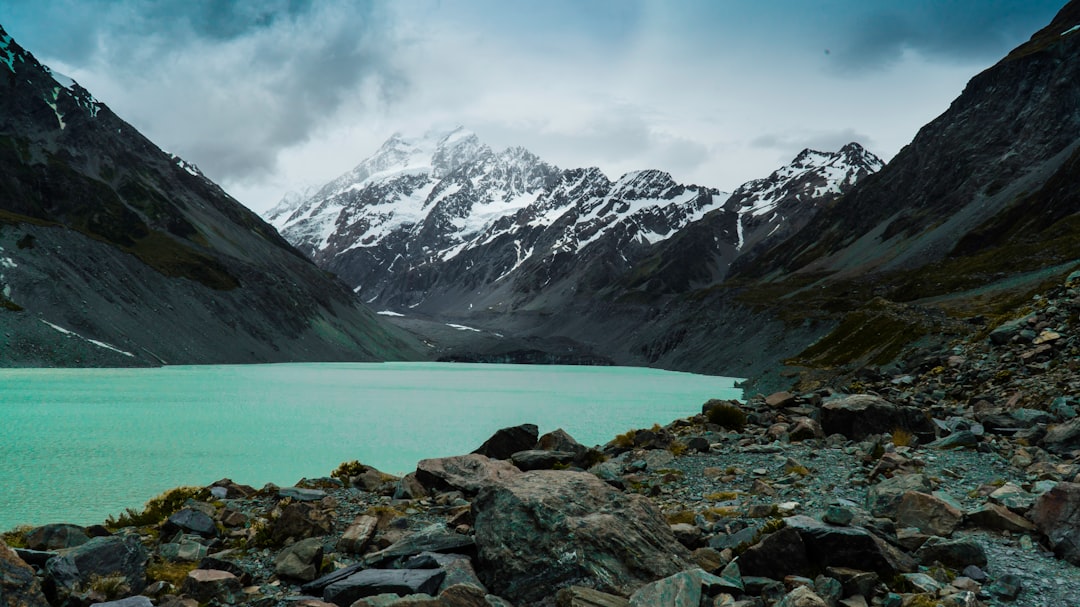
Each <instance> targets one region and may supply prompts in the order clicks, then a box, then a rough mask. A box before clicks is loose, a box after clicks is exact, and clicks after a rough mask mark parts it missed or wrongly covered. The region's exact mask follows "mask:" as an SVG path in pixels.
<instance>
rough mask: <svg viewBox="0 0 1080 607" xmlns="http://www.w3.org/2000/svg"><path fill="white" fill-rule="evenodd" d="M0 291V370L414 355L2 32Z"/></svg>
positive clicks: (198, 180)
mask: <svg viewBox="0 0 1080 607" xmlns="http://www.w3.org/2000/svg"><path fill="white" fill-rule="evenodd" d="M0 294H2V295H0V304H2V305H0V327H2V328H3V331H2V332H0V335H3V337H0V345H2V347H0V352H2V354H0V361H2V362H3V363H5V364H21V365H46V366H47V365H65V366H79V365H103V364H107V365H122V366H127V365H147V364H161V363H163V362H167V363H172V364H178V363H180V364H182V363H214V362H266V361H288V360H372V359H377V358H385V357H387V356H392V357H401V356H403V355H405V354H406V353H408V352H411V351H412V348H413V346H412V345H411V340H409V339H408V338H406V337H404V336H403V335H402V334H400V333H399V332H398V331H396V330H395V329H393V328H390V327H386V326H384V325H383V324H382V323H380V322H379V319H377V318H375V317H374V316H373V315H372V314H371V313H370V312H368V311H366V310H364V309H362V307H361V306H359V305H357V302H356V301H355V300H354V298H353V297H352V296H351V295H350V294H349V293H348V291H347V290H346V289H345V288H343V286H342V285H340V284H339V283H337V282H335V281H333V280H330V279H328V278H327V277H326V276H325V274H324V273H322V272H321V271H319V270H318V269H317V268H316V267H314V266H313V265H312V264H310V263H309V262H308V261H307V260H305V259H303V257H302V256H301V255H299V254H298V253H297V251H296V250H295V249H293V248H292V247H291V246H289V245H288V243H287V242H286V241H285V240H284V239H282V238H281V237H280V236H278V235H277V234H276V233H275V231H274V230H273V229H272V228H271V227H270V226H269V225H267V224H266V223H264V222H263V221H261V220H260V219H259V218H258V217H257V216H256V215H255V214H253V213H251V212H250V211H248V210H247V209H245V208H244V207H242V206H241V205H240V204H239V203H237V202H236V201H235V200H233V199H232V198H231V197H229V196H228V195H227V194H226V193H225V192H224V191H222V190H221V189H220V188H219V187H218V186H217V185H215V184H214V183H213V182H211V181H210V180H209V179H207V178H206V177H204V176H203V175H202V174H201V173H200V172H199V170H198V169H197V168H196V167H194V166H193V165H191V164H189V163H187V162H185V161H183V160H182V159H180V158H178V157H176V156H173V155H170V154H167V153H165V152H162V151H161V150H160V149H159V148H158V147H157V146H155V145H154V144H153V143H151V142H150V141H148V140H147V139H146V138H144V137H143V136H142V135H140V134H139V133H138V132H137V131H135V129H133V128H132V127H131V126H130V125H128V124H127V123H125V122H123V121H122V120H121V119H120V118H118V117H117V116H116V115H115V114H113V113H112V111H110V110H109V108H108V107H106V106H105V105H104V104H102V103H100V102H98V101H96V100H95V99H94V98H93V96H91V95H90V93H89V92H88V91H86V90H85V89H84V88H82V87H80V86H79V85H78V84H76V83H74V82H73V81H71V80H70V79H67V78H66V77H64V76H62V75H59V74H54V73H52V72H50V70H49V69H48V68H47V67H45V66H43V65H41V64H39V63H38V62H37V60H35V59H34V57H33V56H32V55H31V54H30V53H28V52H27V51H25V50H24V49H22V48H21V47H20V46H19V45H18V44H16V43H15V41H14V40H12V39H11V37H10V36H8V35H7V34H6V33H4V32H3V30H0Z"/></svg>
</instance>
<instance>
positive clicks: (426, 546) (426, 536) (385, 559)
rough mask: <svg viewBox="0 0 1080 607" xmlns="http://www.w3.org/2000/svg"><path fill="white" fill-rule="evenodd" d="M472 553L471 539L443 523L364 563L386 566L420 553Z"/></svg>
mask: <svg viewBox="0 0 1080 607" xmlns="http://www.w3.org/2000/svg"><path fill="white" fill-rule="evenodd" d="M473 551H474V540H473V538H472V537H470V536H468V535H464V534H461V533H456V532H455V531H453V530H452V529H449V528H447V526H446V525H444V524H443V523H434V524H431V525H428V526H427V527H424V528H423V529H421V530H420V531H417V532H416V533H413V534H412V535H409V536H407V537H405V538H404V539H402V540H400V541H398V542H395V543H394V544H391V545H390V546H389V547H387V548H384V549H382V550H379V551H378V552H373V553H371V554H369V555H368V556H367V557H366V558H365V559H364V562H366V563H367V564H368V565H386V564H390V563H392V562H393V561H395V560H402V561H403V560H405V559H406V558H408V557H411V556H416V555H418V554H420V553H422V552H457V553H461V552H469V553H472V552H473Z"/></svg>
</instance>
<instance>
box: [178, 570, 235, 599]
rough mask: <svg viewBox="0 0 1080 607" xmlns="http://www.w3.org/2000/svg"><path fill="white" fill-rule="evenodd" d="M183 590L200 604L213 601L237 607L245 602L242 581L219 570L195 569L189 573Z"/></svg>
mask: <svg viewBox="0 0 1080 607" xmlns="http://www.w3.org/2000/svg"><path fill="white" fill-rule="evenodd" d="M181 589H182V590H183V592H184V594H186V595H188V596H190V597H191V598H193V599H195V600H196V601H199V603H207V602H209V601H211V600H213V601H217V602H218V603H225V604H226V605H236V604H238V603H242V602H243V600H244V589H243V587H242V586H241V585H240V579H239V578H237V577H236V576H235V575H233V574H232V573H229V572H228V571H218V570H217V569H195V570H193V571H191V572H189V573H188V574H187V577H186V578H185V579H184V585H183V586H182V587H181Z"/></svg>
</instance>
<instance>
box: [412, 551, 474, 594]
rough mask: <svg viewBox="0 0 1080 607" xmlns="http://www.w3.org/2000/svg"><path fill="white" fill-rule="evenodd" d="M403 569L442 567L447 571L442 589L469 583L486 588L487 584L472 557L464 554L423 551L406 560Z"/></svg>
mask: <svg viewBox="0 0 1080 607" xmlns="http://www.w3.org/2000/svg"><path fill="white" fill-rule="evenodd" d="M402 568H403V569H442V570H443V571H444V572H445V573H446V577H445V578H443V582H442V586H441V587H440V588H439V590H440V591H442V590H445V589H446V588H449V587H450V586H454V585H461V584H468V585H472V586H475V587H477V588H480V589H482V590H484V593H485V594H486V593H487V586H485V585H484V583H483V582H481V581H480V578H479V577H477V575H476V570H475V569H473V566H472V559H470V558H469V557H467V556H465V555H463V554H441V553H438V552H421V553H420V554H418V555H416V556H414V557H412V558H410V559H409V560H408V561H406V562H405V566H404V567H402Z"/></svg>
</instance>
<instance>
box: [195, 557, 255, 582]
mask: <svg viewBox="0 0 1080 607" xmlns="http://www.w3.org/2000/svg"><path fill="white" fill-rule="evenodd" d="M196 569H216V570H218V571H228V572H229V573H231V574H233V575H235V576H236V577H237V579H239V580H240V585H241V586H250V585H251V583H252V577H251V574H250V573H248V572H247V571H246V570H245V569H244V568H243V567H241V566H240V565H237V564H236V563H234V562H232V561H226V560H224V559H219V558H217V557H213V556H208V557H206V558H204V559H203V560H201V561H199V566H198V567H196Z"/></svg>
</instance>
